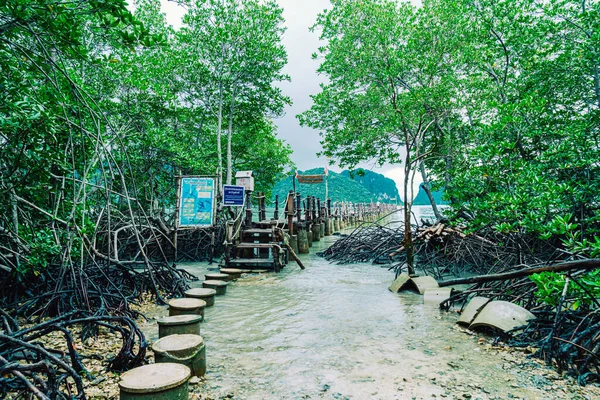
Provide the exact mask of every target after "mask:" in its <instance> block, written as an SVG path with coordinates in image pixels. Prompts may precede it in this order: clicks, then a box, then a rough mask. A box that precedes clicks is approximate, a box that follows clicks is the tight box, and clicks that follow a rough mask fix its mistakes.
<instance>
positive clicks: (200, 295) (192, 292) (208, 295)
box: [185, 288, 217, 307]
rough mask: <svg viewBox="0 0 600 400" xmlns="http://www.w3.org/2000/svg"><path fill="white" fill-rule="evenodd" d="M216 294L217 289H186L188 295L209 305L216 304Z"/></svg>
mask: <svg viewBox="0 0 600 400" xmlns="http://www.w3.org/2000/svg"><path fill="white" fill-rule="evenodd" d="M216 295H217V291H216V290H215V289H204V288H194V289H189V290H186V291H185V296H186V297H190V298H193V299H200V300H203V301H204V302H205V303H206V306H207V307H210V306H213V305H215V296H216Z"/></svg>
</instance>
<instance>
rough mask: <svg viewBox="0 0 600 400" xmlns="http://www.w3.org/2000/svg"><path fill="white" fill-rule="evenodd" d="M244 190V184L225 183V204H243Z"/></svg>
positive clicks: (238, 205)
mask: <svg viewBox="0 0 600 400" xmlns="http://www.w3.org/2000/svg"><path fill="white" fill-rule="evenodd" d="M244 192H245V190H244V187H243V186H234V185H223V206H236V207H241V206H243V205H244V196H245V193H244Z"/></svg>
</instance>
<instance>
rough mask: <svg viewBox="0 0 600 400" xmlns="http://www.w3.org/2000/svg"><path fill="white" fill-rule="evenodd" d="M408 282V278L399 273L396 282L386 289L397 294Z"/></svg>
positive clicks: (406, 275)
mask: <svg viewBox="0 0 600 400" xmlns="http://www.w3.org/2000/svg"><path fill="white" fill-rule="evenodd" d="M408 281H410V276H409V275H408V274H405V273H401V274H400V275H398V277H397V278H396V280H394V282H392V284H391V285H390V287H389V288H388V289H389V290H390V292H392V293H398V292H399V291H400V289H402V287H404V285H405V284H406V283H407V282H408Z"/></svg>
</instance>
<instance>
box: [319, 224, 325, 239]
mask: <svg viewBox="0 0 600 400" xmlns="http://www.w3.org/2000/svg"><path fill="white" fill-rule="evenodd" d="M319 228H320V230H319V237H320V238H321V239H323V238H324V237H325V223H324V222H321V223H320V224H319Z"/></svg>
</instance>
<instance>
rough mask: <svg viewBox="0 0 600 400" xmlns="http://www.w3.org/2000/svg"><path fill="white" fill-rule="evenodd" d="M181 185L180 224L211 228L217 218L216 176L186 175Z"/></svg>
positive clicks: (182, 178)
mask: <svg viewBox="0 0 600 400" xmlns="http://www.w3.org/2000/svg"><path fill="white" fill-rule="evenodd" d="M180 179H181V181H180V185H179V216H178V218H179V226H180V227H195V228H209V227H211V226H213V224H214V218H215V198H216V195H217V194H216V192H215V189H216V187H217V185H216V179H215V178H214V177H198V176H187V177H186V176H184V177H181V178H180Z"/></svg>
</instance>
